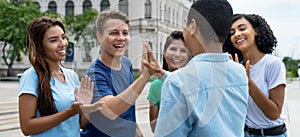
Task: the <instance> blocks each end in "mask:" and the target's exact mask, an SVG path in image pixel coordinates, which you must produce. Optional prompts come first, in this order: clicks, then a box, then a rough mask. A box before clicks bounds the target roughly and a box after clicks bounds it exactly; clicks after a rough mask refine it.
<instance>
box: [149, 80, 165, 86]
mask: <svg viewBox="0 0 300 137" xmlns="http://www.w3.org/2000/svg"><path fill="white" fill-rule="evenodd" d="M162 83H163V81H162V80H161V79H155V80H153V81H152V82H151V85H159V84H160V85H162Z"/></svg>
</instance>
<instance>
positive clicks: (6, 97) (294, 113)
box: [0, 81, 300, 137]
mask: <svg viewBox="0 0 300 137" xmlns="http://www.w3.org/2000/svg"><path fill="white" fill-rule="evenodd" d="M17 88H18V82H3V81H0V137H11V136H12V137H23V134H22V133H21V131H20V128H19V123H18V122H19V120H18V108H17V96H18V95H17ZM148 88H149V84H147V86H146V87H145V89H144V91H143V93H142V95H141V96H140V97H139V98H138V100H137V102H136V105H137V107H136V110H137V123H138V124H139V126H140V128H141V130H142V133H143V134H144V136H145V137H153V134H152V132H151V130H150V126H149V117H148V112H149V105H148V101H147V99H146V97H147V94H148ZM286 99H287V112H288V117H287V121H286V123H287V126H288V132H289V137H297V136H299V134H300V130H299V127H300V117H299V115H300V83H299V81H289V82H288V85H287V96H286Z"/></svg>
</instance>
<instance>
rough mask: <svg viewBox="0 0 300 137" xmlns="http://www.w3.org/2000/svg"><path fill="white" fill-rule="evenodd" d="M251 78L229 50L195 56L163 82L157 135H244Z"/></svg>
mask: <svg viewBox="0 0 300 137" xmlns="http://www.w3.org/2000/svg"><path fill="white" fill-rule="evenodd" d="M248 96H249V94H248V79H247V75H246V72H245V69H244V67H243V66H242V65H240V64H238V63H235V62H233V61H231V60H229V55H228V54H227V53H206V54H200V55H197V56H195V57H194V58H192V60H191V61H190V62H189V63H188V64H187V65H186V66H185V67H183V68H181V69H178V70H176V71H174V72H173V73H171V74H170V75H169V76H168V77H167V79H166V80H165V81H164V84H163V88H162V95H161V104H160V110H159V115H158V121H157V125H156V130H155V136H156V137H162V136H163V137H165V136H169V137H173V136H178V137H187V136H189V137H199V136H203V137H243V136H244V122H245V118H246V113H247V101H248Z"/></svg>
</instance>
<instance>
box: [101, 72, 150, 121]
mask: <svg viewBox="0 0 300 137" xmlns="http://www.w3.org/2000/svg"><path fill="white" fill-rule="evenodd" d="M148 79H149V77H145V76H143V75H141V76H140V77H139V78H138V79H136V80H135V81H134V82H133V83H132V84H131V85H130V86H129V87H128V88H127V89H126V90H125V91H123V92H122V93H120V94H119V95H117V96H114V97H113V96H111V97H104V98H103V99H101V100H100V101H104V102H105V104H104V105H103V107H102V109H101V112H102V113H103V114H104V115H105V116H106V117H108V118H110V119H115V118H117V117H118V116H119V115H121V114H122V113H124V112H126V111H127V110H128V109H129V108H130V107H131V106H132V105H133V104H134V102H135V101H136V99H137V98H138V97H139V95H140V94H141V92H142V91H143V89H144V87H145V85H146V83H147V82H148Z"/></svg>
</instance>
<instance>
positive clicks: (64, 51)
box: [57, 50, 66, 53]
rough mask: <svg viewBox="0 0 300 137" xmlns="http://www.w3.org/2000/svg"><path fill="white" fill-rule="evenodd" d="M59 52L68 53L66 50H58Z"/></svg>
mask: <svg viewBox="0 0 300 137" xmlns="http://www.w3.org/2000/svg"><path fill="white" fill-rule="evenodd" d="M57 52H58V53H66V50H60V51H57Z"/></svg>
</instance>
